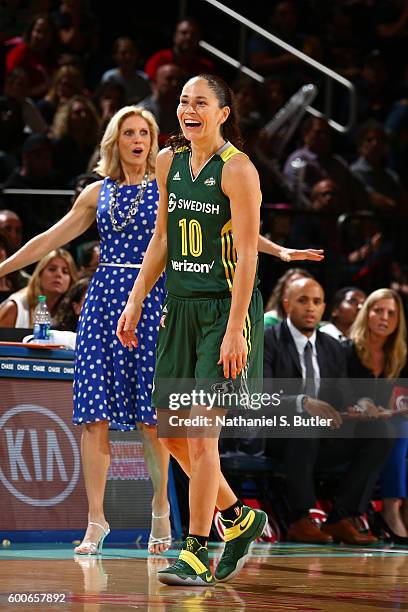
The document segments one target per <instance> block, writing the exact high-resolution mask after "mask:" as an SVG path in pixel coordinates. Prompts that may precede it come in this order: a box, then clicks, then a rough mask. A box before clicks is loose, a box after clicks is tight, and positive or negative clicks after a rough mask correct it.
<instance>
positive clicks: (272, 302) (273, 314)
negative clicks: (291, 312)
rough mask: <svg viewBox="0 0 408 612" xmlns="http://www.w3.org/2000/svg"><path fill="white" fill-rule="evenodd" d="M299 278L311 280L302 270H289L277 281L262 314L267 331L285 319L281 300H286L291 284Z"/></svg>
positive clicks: (308, 274) (306, 272) (307, 273)
mask: <svg viewBox="0 0 408 612" xmlns="http://www.w3.org/2000/svg"><path fill="white" fill-rule="evenodd" d="M299 278H313V277H312V275H311V274H310V273H309V272H308V271H307V270H303V269H302V268H290V269H289V270H287V271H286V272H285V273H284V274H282V276H281V277H280V278H279V279H278V280H277V282H276V285H275V287H274V289H273V291H272V293H271V295H270V297H269V299H268V301H267V303H266V307H265V314H264V327H265V329H267V328H268V327H271V326H272V325H276V323H279V322H280V321H282V319H284V318H285V317H286V314H285V309H284V306H283V300H284V299H285V298H286V296H287V293H288V291H289V287H290V285H291V283H293V282H294V281H296V280H298V279H299Z"/></svg>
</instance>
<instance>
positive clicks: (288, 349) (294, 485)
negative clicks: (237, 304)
mask: <svg viewBox="0 0 408 612" xmlns="http://www.w3.org/2000/svg"><path fill="white" fill-rule="evenodd" d="M283 304H284V308H285V312H286V315H287V319H285V320H284V321H282V322H281V323H278V324H277V325H275V326H273V327H270V328H269V329H267V330H266V331H265V357H264V379H265V380H264V389H265V390H266V391H267V390H268V388H269V390H272V388H271V384H272V386H273V380H276V379H293V380H296V379H298V380H299V381H300V384H299V389H302V390H301V392H300V393H299V394H297V395H295V396H292V398H289V397H288V398H287V400H286V401H285V402H284V403H285V404H286V408H287V410H289V411H293V413H294V414H296V413H300V414H303V415H306V416H307V415H311V416H321V417H324V418H331V419H332V425H333V427H334V428H335V429H334V430H333V433H332V434H331V435H329V436H328V437H322V434H320V435H319V429H318V428H310V429H309V430H308V428H306V427H305V430H304V431H303V432H301V433H299V434H298V436H297V437H293V438H288V439H286V440H285V439H281V438H279V439H272V440H268V446H269V448H268V452H269V454H273V455H275V456H276V455H278V456H279V457H280V458H283V461H284V465H285V472H286V482H287V492H288V500H289V506H290V525H289V530H288V534H287V537H288V540H291V541H295V542H305V543H314V544H324V543H330V542H332V541H333V540H334V541H335V542H344V543H346V544H357V545H365V544H369V543H372V542H376V541H377V540H376V538H375V537H374V536H372V535H371V534H363V533H360V532H359V531H358V530H357V529H356V528H355V527H354V525H353V519H354V517H357V516H359V515H361V514H363V513H364V512H366V510H367V507H368V503H369V501H370V499H371V495H372V492H373V489H374V485H375V483H376V481H377V477H378V474H379V471H380V469H381V467H382V465H383V463H384V461H385V459H386V457H387V455H388V453H389V451H390V448H391V445H392V440H391V439H390V430H389V427H388V425H387V423H386V422H385V421H384V420H383V419H380V418H376V419H375V418H373V419H371V420H362V419H360V420H357V419H355V420H354V419H350V420H348V421H345V422H343V420H342V417H341V415H340V411H341V410H344V409H345V408H346V407H347V406H349V405H350V404H349V401H350V397H349V394H348V387H347V385H345V384H344V382H343V380H342V379H344V378H346V376H347V370H346V360H345V354H344V351H343V349H342V346H341V344H340V343H339V342H337V340H335V339H334V338H331V337H330V336H328V335H327V334H323V333H322V332H320V331H319V330H318V329H316V327H317V325H318V324H319V323H320V321H321V317H322V315H323V311H324V308H325V303H324V292H323V289H322V287H321V286H320V285H319V283H317V282H316V281H315V280H312V279H308V278H301V279H298V280H296V281H294V282H293V283H292V284H291V285H290V288H289V291H288V293H287V295H286V297H285V298H284V300H283ZM277 384H280V383H279V382H278V383H277ZM336 432H337V433H336ZM302 435H303V437H301V436H302ZM345 463H347V472H346V473H345V474H344V475H343V476H341V477H340V481H339V484H338V486H337V491H336V495H335V498H334V500H333V504H332V509H331V511H330V513H329V516H328V518H327V521H326V522H325V523H324V524H323V526H322V528H321V530H320V529H319V528H318V527H317V525H316V524H315V523H314V522H313V520H311V519H310V518H309V510H310V508H313V507H315V504H316V495H315V487H314V475H315V473H316V470H318V469H322V468H324V469H328V468H334V467H338V466H340V465H343V464H345Z"/></svg>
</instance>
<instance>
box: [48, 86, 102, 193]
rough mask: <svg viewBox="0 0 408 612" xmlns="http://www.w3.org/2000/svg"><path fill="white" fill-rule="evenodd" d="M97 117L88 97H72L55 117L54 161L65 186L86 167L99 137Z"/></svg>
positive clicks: (72, 181)
mask: <svg viewBox="0 0 408 612" xmlns="http://www.w3.org/2000/svg"><path fill="white" fill-rule="evenodd" d="M99 126H100V119H99V116H98V113H97V111H96V109H95V107H94V105H93V104H92V102H91V101H90V100H88V99H87V98H85V97H84V96H73V97H72V98H71V99H70V100H68V102H67V103H66V104H64V105H63V106H61V107H60V108H59V109H58V111H57V113H56V114H55V117H54V122H53V125H52V133H53V136H54V139H55V140H54V146H55V163H56V166H57V167H58V168H61V171H62V172H63V177H64V181H65V184H66V186H67V187H72V185H73V184H74V181H75V177H76V176H78V174H82V173H83V172H85V171H86V170H87V168H88V163H89V159H90V157H91V155H92V154H93V152H94V149H95V146H96V144H97V142H98V137H99Z"/></svg>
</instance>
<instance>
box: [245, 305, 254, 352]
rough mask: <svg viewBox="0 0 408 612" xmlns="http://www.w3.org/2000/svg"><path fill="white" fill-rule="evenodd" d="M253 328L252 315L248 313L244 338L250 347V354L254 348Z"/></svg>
mask: <svg viewBox="0 0 408 612" xmlns="http://www.w3.org/2000/svg"><path fill="white" fill-rule="evenodd" d="M251 328H252V323H251V317H250V316H249V313H247V315H246V317H245V326H244V338H245V340H246V343H247V347H248V355H249V353H250V352H251V349H252V342H251Z"/></svg>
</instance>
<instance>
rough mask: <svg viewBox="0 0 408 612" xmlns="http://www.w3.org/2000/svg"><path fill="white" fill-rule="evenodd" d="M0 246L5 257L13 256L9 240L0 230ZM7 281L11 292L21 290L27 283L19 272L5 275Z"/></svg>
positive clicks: (13, 250)
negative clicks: (4, 252)
mask: <svg viewBox="0 0 408 612" xmlns="http://www.w3.org/2000/svg"><path fill="white" fill-rule="evenodd" d="M0 246H2V247H3V249H4V250H5V251H6V257H7V258H9V257H10V256H11V255H14V252H15V249H14V248H13V246H12V244H11V242H10V239H9V237H8V235H7V233H6V232H4V231H3V230H0ZM6 278H7V280H9V281H10V284H11V287H10V289H11V290H12V291H18V290H19V289H22V288H23V287H25V285H26V284H27V281H26V280H25V279H24V277H23V275H22V274H21V272H20V270H16V271H15V272H11V273H10V274H6Z"/></svg>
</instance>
